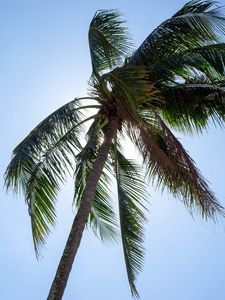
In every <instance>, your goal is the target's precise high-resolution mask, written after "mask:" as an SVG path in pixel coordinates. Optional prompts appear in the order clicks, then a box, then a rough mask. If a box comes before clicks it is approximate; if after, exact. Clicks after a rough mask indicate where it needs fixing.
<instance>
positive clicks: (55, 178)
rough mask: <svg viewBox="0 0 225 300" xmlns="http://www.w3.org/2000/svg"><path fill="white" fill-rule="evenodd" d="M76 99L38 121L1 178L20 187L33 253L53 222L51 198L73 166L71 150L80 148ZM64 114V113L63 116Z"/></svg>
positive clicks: (81, 122) (79, 115)
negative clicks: (27, 213)
mask: <svg viewBox="0 0 225 300" xmlns="http://www.w3.org/2000/svg"><path fill="white" fill-rule="evenodd" d="M76 102H77V100H75V101H72V102H70V103H69V104H67V105H65V106H63V107H61V108H60V109H58V110H57V111H55V113H53V114H51V115H50V116H49V117H47V118H46V119H45V120H44V121H43V122H41V123H40V124H39V125H38V126H37V127H36V128H35V129H34V130H33V131H32V132H31V133H30V134H29V135H28V136H27V137H26V138H25V139H24V140H23V141H22V142H21V143H20V144H19V145H18V146H17V147H16V148H15V150H14V157H13V159H12V161H11V162H10V164H9V166H8V168H7V170H6V174H5V182H6V186H7V188H9V187H11V188H12V189H13V190H14V191H15V192H18V191H22V192H23V193H24V195H25V201H26V203H27V204H28V208H29V214H30V216H31V225H32V233H33V240H34V246H35V251H36V254H38V250H39V247H40V246H41V245H42V244H43V243H44V242H45V238H46V236H47V234H48V233H49V231H50V230H49V225H54V223H55V199H56V195H57V192H58V190H59V189H60V184H61V183H62V182H64V181H65V178H66V173H67V172H68V171H69V170H72V169H73V161H74V154H75V152H76V151H78V150H79V149H81V145H80V142H79V138H78V137H79V136H80V134H81V132H82V131H83V128H82V124H83V123H84V122H86V121H88V120H89V119H90V118H88V119H85V120H83V121H81V118H82V114H81V113H80V111H79V110H80V109H83V108H84V107H77V103H76ZM65 114H66V116H65Z"/></svg>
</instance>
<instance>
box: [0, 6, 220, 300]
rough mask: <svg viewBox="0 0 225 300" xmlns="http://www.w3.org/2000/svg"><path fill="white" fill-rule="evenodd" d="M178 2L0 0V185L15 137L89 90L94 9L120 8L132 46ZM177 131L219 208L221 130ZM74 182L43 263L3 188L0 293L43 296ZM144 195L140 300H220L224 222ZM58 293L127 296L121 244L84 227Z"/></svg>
mask: <svg viewBox="0 0 225 300" xmlns="http://www.w3.org/2000/svg"><path fill="white" fill-rule="evenodd" d="M223 1H224V0H223ZM184 3H185V1H183V0H152V1H149V0H142V1H134V0H129V1H128V0H124V1H117V0H113V1H111V0H108V1H102V0H99V1H91V0H86V1H75V0H73V1H72V0H71V1H70V0H64V1H59V0H54V1H53V0H47V1H46V0H45V1H44V0H32V1H30V0H20V1H18V0H15V1H12V0H2V1H1V12H0V22H1V26H0V32H1V48H0V52H1V55H0V59H1V73H0V81H1V108H0V110H1V119H0V134H1V150H0V153H1V160H0V168H1V171H0V172H1V186H3V180H2V175H3V173H4V170H5V168H6V166H7V164H8V163H9V161H10V157H11V152H12V150H13V148H14V147H15V146H16V145H17V144H18V142H19V141H21V139H23V138H24V137H25V136H26V135H27V134H28V133H29V131H30V130H31V129H32V128H33V127H34V126H35V125H37V124H38V123H39V122H40V121H41V120H42V119H43V118H44V117H45V116H47V115H48V114H50V113H51V112H52V111H53V110H55V109H57V108H58V107H59V106H61V105H63V104H64V103H66V102H67V101H69V100H72V99H73V98H74V97H78V96H83V95H85V94H86V87H87V80H88V78H89V76H90V72H91V68H90V58H89V49H88V43H87V31H88V26H89V22H90V20H91V18H92V16H93V14H94V13H95V11H96V10H97V9H102V8H117V9H119V10H120V11H121V12H122V13H123V14H124V18H125V19H126V20H127V21H128V23H127V25H128V27H129V29H130V32H131V33H132V35H133V39H134V42H135V45H136V46H138V45H139V44H140V43H141V42H142V41H143V40H144V38H145V37H146V36H147V35H148V34H149V33H150V32H151V31H152V30H153V29H154V28H155V26H157V25H158V24H159V23H161V22H162V21H163V20H165V19H166V18H169V17H170V16H171V15H172V14H173V13H175V12H176V11H177V10H178V9H179V8H180V7H181V6H182V5H183V4H184ZM222 4H225V3H222ZM180 138H181V141H182V142H183V143H184V145H185V147H186V148H187V149H188V150H189V152H190V154H191V156H192V157H193V158H194V159H195V161H196V163H197V165H198V167H199V168H200V169H201V171H202V173H203V174H204V176H205V177H206V178H207V179H208V180H209V181H210V182H211V187H212V189H213V190H214V191H215V192H216V194H217V196H218V199H219V200H220V201H221V203H222V204H223V205H225V182H224V169H225V160H224V153H225V141H224V131H222V130H221V129H219V128H213V127H212V128H211V129H210V130H209V132H208V133H204V134H203V135H202V136H195V137H191V136H180ZM71 186H72V182H71V181H69V182H68V184H67V185H66V187H64V188H62V192H61V193H60V195H59V201H58V219H57V225H56V228H55V229H53V230H52V234H51V235H50V236H49V238H48V241H47V244H46V246H45V248H44V249H43V250H42V258H41V259H40V260H39V261H37V260H36V257H35V254H34V250H33V244H32V237H31V229H30V220H29V217H28V213H27V207H26V206H25V204H24V201H23V199H22V198H19V197H17V198H15V197H14V196H12V194H7V195H6V193H5V191H4V190H3V188H1V209H0V223H1V226H0V237H1V248H0V253H1V255H0V266H1V269H0V270H1V272H0V299H2V300H41V299H46V295H47V293H48V290H49V286H50V284H51V281H52V279H53V276H54V275H55V270H56V267H57V264H58V261H59V258H60V256H61V253H62V250H63V247H64V244H65V241H66V237H67V234H68V231H69V228H70V225H71V223H72V219H73V216H74V212H73V210H72V208H71V202H72V201H71V200H72V196H73V195H72V189H71ZM150 202H151V206H150V211H149V214H148V219H149V222H148V224H147V225H146V231H145V235H146V243H145V247H146V260H145V267H144V271H143V273H142V274H141V275H140V276H139V278H138V282H137V287H138V289H139V291H140V295H141V299H142V300H149V299H152V300H181V299H182V300H190V299H191V300H202V299H204V300H212V299H214V300H224V299H225V259H224V253H225V230H224V225H225V220H221V221H220V222H219V224H216V225H214V224H213V223H210V222H209V223H206V222H204V221H202V220H201V219H200V216H198V215H197V214H196V215H195V216H194V219H193V218H192V217H191V216H190V215H189V214H188V212H187V211H186V209H185V208H184V206H183V205H182V203H180V202H179V201H177V200H174V199H173V198H172V197H171V196H169V195H167V194H163V195H161V194H160V193H156V192H154V190H153V189H151V199H150ZM64 299H65V300H72V299H77V300H89V299H93V300H106V299H107V300H117V299H118V300H120V299H123V300H129V299H131V295H130V291H129V287H128V283H127V279H126V273H125V266H124V262H123V256H122V248H121V245H120V243H118V245H111V244H109V243H108V244H102V243H100V241H99V240H97V239H96V238H95V237H94V236H93V235H92V234H91V233H90V232H86V233H85V235H84V239H83V241H82V245H81V247H80V249H79V253H78V256H77V259H76V262H75V264H74V266H73V270H72V273H71V276H70V279H69V282H68V286H67V289H66V292H65V295H64Z"/></svg>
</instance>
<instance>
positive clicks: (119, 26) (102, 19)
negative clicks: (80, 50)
mask: <svg viewBox="0 0 225 300" xmlns="http://www.w3.org/2000/svg"><path fill="white" fill-rule="evenodd" d="M88 39H89V47H90V54H91V63H92V69H93V75H95V76H99V73H100V72H101V71H104V70H106V69H111V68H112V67H114V66H116V65H118V64H121V63H122V62H123V60H124V58H125V57H126V56H127V55H128V53H129V51H130V46H131V43H130V37H129V34H128V33H127V28H126V27H125V26H124V21H123V20H121V18H120V14H119V12H118V11H117V10H99V11H97V12H96V14H95V15H94V17H93V19H92V21H91V23H90V27H89V33H88Z"/></svg>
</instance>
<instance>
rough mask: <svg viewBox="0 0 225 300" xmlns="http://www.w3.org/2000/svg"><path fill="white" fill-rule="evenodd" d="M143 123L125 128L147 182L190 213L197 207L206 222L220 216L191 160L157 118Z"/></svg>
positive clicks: (218, 209)
mask: <svg viewBox="0 0 225 300" xmlns="http://www.w3.org/2000/svg"><path fill="white" fill-rule="evenodd" d="M145 120H146V121H147V123H148V124H147V125H143V126H142V127H139V128H138V129H136V131H135V130H131V129H129V130H128V134H129V136H130V137H131V139H132V140H133V141H134V142H135V144H136V145H137V147H138V149H139V150H140V151H141V153H142V156H143V158H144V163H145V165H146V168H147V170H148V171H147V172H148V177H149V179H150V180H152V181H153V182H154V183H155V184H156V187H161V188H162V190H163V189H165V188H166V187H167V188H168V190H169V191H170V192H171V193H172V194H173V195H174V196H175V197H178V198H180V199H181V200H182V201H183V202H184V204H185V205H186V206H187V208H188V209H189V211H190V212H192V211H193V209H194V208H197V209H198V210H199V211H201V214H202V216H203V217H205V218H206V219H207V218H212V219H215V218H216V216H217V214H220V213H222V214H224V212H223V208H222V207H221V206H220V204H219V203H218V201H217V199H216V198H215V195H214V194H213V192H212V191H210V189H209V186H208V184H207V182H206V181H205V179H204V178H203V176H202V175H201V174H200V172H199V170H198V169H197V168H196V166H195V164H194V161H193V160H192V159H191V158H190V156H189V155H188V153H187V152H186V151H185V149H184V148H183V146H182V145H181V143H180V142H179V140H178V139H177V138H176V137H175V136H174V135H173V133H172V132H171V131H170V130H169V128H168V127H167V126H166V124H165V123H164V122H163V121H162V119H161V118H160V117H159V115H157V114H155V119H154V117H153V116H152V118H151V122H149V119H147V118H146V119H145Z"/></svg>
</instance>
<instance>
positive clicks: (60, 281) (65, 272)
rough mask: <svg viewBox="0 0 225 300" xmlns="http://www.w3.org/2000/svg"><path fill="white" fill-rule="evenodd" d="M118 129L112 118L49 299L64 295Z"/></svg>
mask: <svg viewBox="0 0 225 300" xmlns="http://www.w3.org/2000/svg"><path fill="white" fill-rule="evenodd" d="M116 130H117V123H116V121H115V120H112V121H111V122H110V124H109V126H108V128H107V129H106V131H105V137H104V141H103V143H102V145H101V147H100V148H99V152H98V155H97V157H96V160H95V162H94V165H93V169H92V172H91V174H90V176H89V178H88V180H87V185H86V188H85V190H84V193H83V196H82V199H81V204H80V208H79V209H78V212H77V215H76V217H75V219H74V222H73V225H72V228H71V231H70V234H69V237H68V240H67V243H66V246H65V249H64V252H63V255H62V257H61V260H60V263H59V265H58V269H57V271H56V275H55V278H54V280H53V283H52V286H51V289H50V291H49V295H48V298H47V300H61V299H62V297H63V293H64V290H65V287H66V284H67V280H68V278H69V274H70V271H71V269H72V265H73V261H74V258H75V255H76V253H77V250H78V248H79V245H80V241H81V238H82V234H83V231H84V228H85V224H86V222H87V220H88V216H89V213H90V210H91V207H92V202H93V199H94V195H95V190H96V186H97V183H98V181H99V178H100V176H101V173H102V169H103V167H104V164H105V161H106V159H107V156H108V153H109V149H110V146H111V144H112V139H113V136H114V134H115V133H116Z"/></svg>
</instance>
